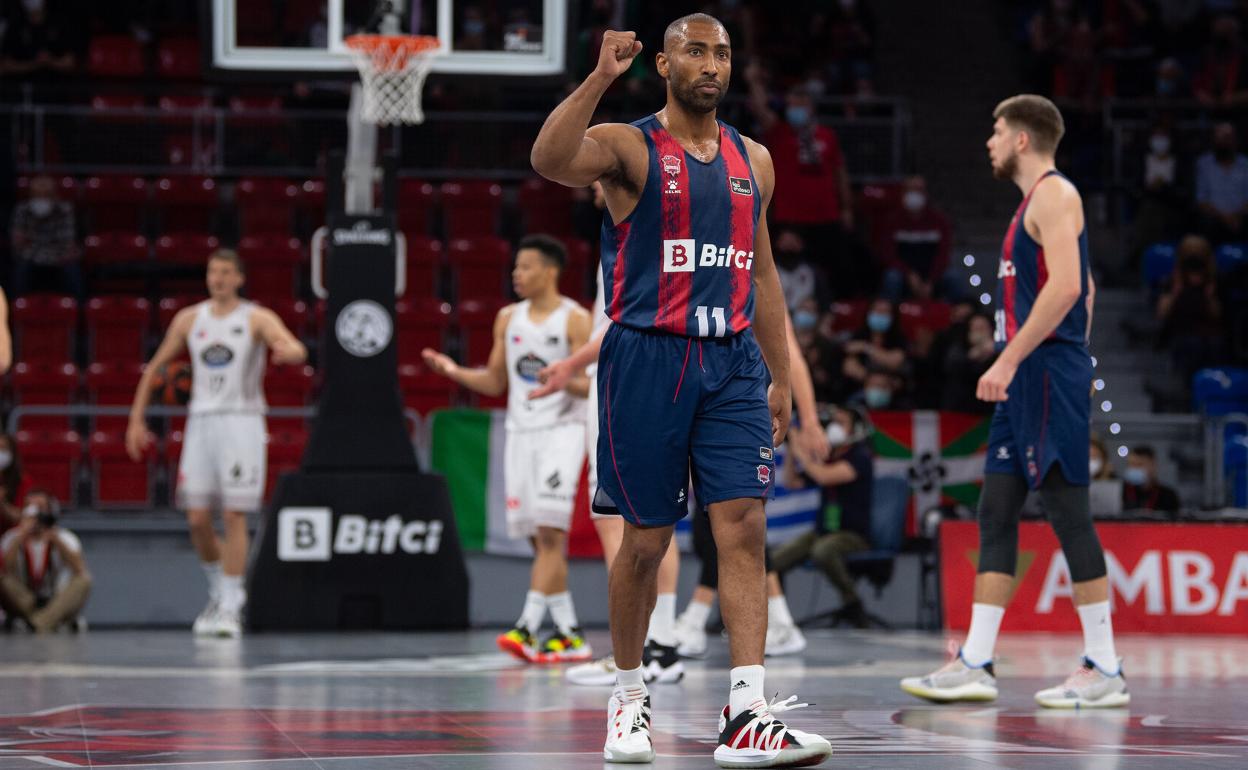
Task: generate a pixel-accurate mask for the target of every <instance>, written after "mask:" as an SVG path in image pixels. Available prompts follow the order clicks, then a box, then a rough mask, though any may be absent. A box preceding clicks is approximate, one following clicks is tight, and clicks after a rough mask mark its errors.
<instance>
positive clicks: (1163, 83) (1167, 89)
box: [1157, 78, 1178, 96]
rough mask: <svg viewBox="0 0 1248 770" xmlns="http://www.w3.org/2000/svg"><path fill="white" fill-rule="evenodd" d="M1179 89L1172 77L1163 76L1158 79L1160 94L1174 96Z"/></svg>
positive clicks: (1158, 93)
mask: <svg viewBox="0 0 1248 770" xmlns="http://www.w3.org/2000/svg"><path fill="white" fill-rule="evenodd" d="M1177 90H1178V87H1177V86H1176V85H1175V83H1174V81H1173V80H1171V79H1170V78H1161V79H1159V80H1158V81H1157V95H1158V96H1174V92H1175V91H1177Z"/></svg>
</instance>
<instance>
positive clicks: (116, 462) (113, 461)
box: [87, 430, 156, 508]
mask: <svg viewBox="0 0 1248 770" xmlns="http://www.w3.org/2000/svg"><path fill="white" fill-rule="evenodd" d="M87 456H88V458H89V460H90V463H91V466H90V467H91V490H92V497H93V498H94V500H95V505H96V506H98V507H100V508H148V507H150V506H151V504H152V471H153V469H154V467H155V462H156V448H155V446H152V447H149V448H148V451H147V457H146V459H145V460H144V461H143V462H137V463H136V462H134V461H133V460H131V459H130V455H128V454H126V434H125V432H124V431H103V430H100V431H96V432H94V433H92V434H91V440H90V442H89V443H88V446H87Z"/></svg>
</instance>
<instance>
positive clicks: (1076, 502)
mask: <svg viewBox="0 0 1248 770" xmlns="http://www.w3.org/2000/svg"><path fill="white" fill-rule="evenodd" d="M1040 497H1041V501H1042V503H1043V504H1044V510H1045V514H1046V515H1047V516H1048V519H1049V524H1050V525H1051V526H1052V527H1053V533H1054V534H1055V535H1057V540H1058V542H1059V543H1061V545H1062V553H1063V554H1064V555H1065V556H1066V564H1067V566H1068V567H1069V568H1070V579H1071V580H1072V581H1074V582H1076V583H1083V582H1086V581H1089V580H1096V579H1098V578H1103V577H1105V575H1106V568H1105V552H1104V551H1103V550H1102V548H1101V540H1100V538H1099V537H1097V534H1096V527H1094V526H1093V524H1092V512H1091V510H1090V509H1089V505H1088V492H1087V488H1086V487H1082V486H1072V485H1071V484H1069V483H1068V482H1067V481H1066V480H1065V478H1063V477H1062V475H1061V473H1060V472H1059V471H1058V470H1057V469H1056V468H1055V469H1054V470H1053V471H1052V472H1050V473H1049V475H1048V476H1047V477H1046V478H1045V480H1044V484H1043V485H1042V486H1041V487H1040Z"/></svg>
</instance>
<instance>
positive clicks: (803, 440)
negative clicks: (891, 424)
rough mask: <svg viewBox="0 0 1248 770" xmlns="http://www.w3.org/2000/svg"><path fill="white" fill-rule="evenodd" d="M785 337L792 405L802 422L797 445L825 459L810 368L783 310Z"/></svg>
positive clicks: (825, 439) (825, 438) (825, 437)
mask: <svg viewBox="0 0 1248 770" xmlns="http://www.w3.org/2000/svg"><path fill="white" fill-rule="evenodd" d="M784 338H785V342H786V343H787V344H788V348H789V370H790V373H791V374H790V376H791V378H792V383H793V403H794V404H795V405H796V407H797V416H798V419H800V420H801V422H802V424H801V430H800V431H799V432H798V435H797V436H795V439H796V441H797V443H800V444H802V448H803V449H805V450H806V451H807V452H809V453H810V454H811V455H813V456H815V457H819V458H822V457H827V455H828V434H827V433H825V432H824V430H823V426H822V425H820V424H819V409H818V407H817V406H816V405H815V383H814V381H813V380H812V379H811V377H810V367H809V366H807V365H806V358H805V357H804V356H803V355H802V348H801V346H800V345H798V344H797V333H796V332H794V331H793V319H792V318H791V317H789V313H788V311H787V309H786V311H785V314H784Z"/></svg>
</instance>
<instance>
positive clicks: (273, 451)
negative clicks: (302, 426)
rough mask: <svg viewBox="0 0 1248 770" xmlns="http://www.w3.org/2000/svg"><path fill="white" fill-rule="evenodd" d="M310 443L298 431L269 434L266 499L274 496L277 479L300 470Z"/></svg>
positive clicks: (303, 434)
mask: <svg viewBox="0 0 1248 770" xmlns="http://www.w3.org/2000/svg"><path fill="white" fill-rule="evenodd" d="M307 443H308V436H307V434H306V433H303V432H296V431H273V432H271V433H269V446H268V450H269V457H268V479H267V481H266V484H265V488H264V499H265V500H266V501H267V500H269V499H270V498H271V497H272V496H273V490H274V488H275V487H276V486H277V479H278V477H279V476H281V475H282V474H283V473H288V472H291V471H296V470H299V464H300V463H301V462H302V461H303V448H304V446H306V445H307Z"/></svg>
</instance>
